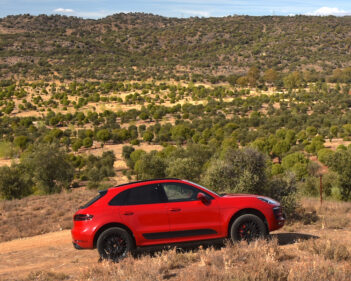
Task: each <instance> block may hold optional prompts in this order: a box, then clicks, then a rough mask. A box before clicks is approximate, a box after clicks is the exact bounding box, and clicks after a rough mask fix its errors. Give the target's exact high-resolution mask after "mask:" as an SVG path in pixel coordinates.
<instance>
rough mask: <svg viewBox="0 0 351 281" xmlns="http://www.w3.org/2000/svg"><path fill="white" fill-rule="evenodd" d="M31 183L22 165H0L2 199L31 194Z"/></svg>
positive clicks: (0, 192)
mask: <svg viewBox="0 0 351 281" xmlns="http://www.w3.org/2000/svg"><path fill="white" fill-rule="evenodd" d="M32 184H33V183H32V182H31V179H30V177H28V176H27V175H26V174H25V173H24V168H23V166H21V165H16V164H13V165H12V166H11V167H8V166H3V167H0V195H1V197H2V198H3V199H7V200H8V199H18V198H22V197H25V196H27V195H29V194H31V192H32V190H31V187H32Z"/></svg>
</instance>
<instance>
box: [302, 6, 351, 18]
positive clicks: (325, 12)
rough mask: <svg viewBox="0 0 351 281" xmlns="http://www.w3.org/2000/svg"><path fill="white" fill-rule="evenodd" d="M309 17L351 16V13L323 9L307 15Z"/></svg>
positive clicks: (336, 9) (334, 9)
mask: <svg viewBox="0 0 351 281" xmlns="http://www.w3.org/2000/svg"><path fill="white" fill-rule="evenodd" d="M306 15H308V16H331V15H332V16H340V17H342V16H346V15H351V12H348V11H345V10H340V9H339V8H330V7H322V8H319V9H317V10H315V11H314V12H312V13H307V14H306Z"/></svg>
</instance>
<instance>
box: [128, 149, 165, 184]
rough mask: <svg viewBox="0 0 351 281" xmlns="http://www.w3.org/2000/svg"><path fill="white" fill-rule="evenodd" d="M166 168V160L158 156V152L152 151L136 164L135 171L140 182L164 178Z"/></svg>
mask: <svg viewBox="0 0 351 281" xmlns="http://www.w3.org/2000/svg"><path fill="white" fill-rule="evenodd" d="M166 167H167V164H166V160H164V159H163V158H161V157H160V156H158V155H157V151H151V152H150V153H148V154H145V155H143V156H142V157H141V158H140V159H139V160H138V161H137V162H136V163H135V166H134V171H135V172H136V174H137V178H138V179H140V180H146V179H153V178H164V177H165V176H166V174H165V170H166Z"/></svg>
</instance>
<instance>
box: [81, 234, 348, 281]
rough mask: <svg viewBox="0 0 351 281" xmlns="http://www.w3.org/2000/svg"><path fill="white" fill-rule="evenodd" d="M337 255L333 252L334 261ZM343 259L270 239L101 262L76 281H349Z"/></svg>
mask: <svg viewBox="0 0 351 281" xmlns="http://www.w3.org/2000/svg"><path fill="white" fill-rule="evenodd" d="M339 256H340V254H337V257H339ZM350 274H351V267H350V265H349V264H348V263H347V262H346V261H345V259H340V260H339V259H335V258H332V259H330V258H329V257H327V258H325V257H324V252H323V251H322V252H321V253H314V252H312V253H311V252H309V253H307V254H306V252H305V249H303V250H301V251H296V252H295V251H294V252H292V251H290V250H289V249H282V248H280V247H279V245H278V243H277V241H276V240H273V241H256V242H255V243H251V244H249V245H248V244H246V243H244V242H243V243H236V244H234V245H231V244H228V245H227V246H226V247H223V248H221V249H220V250H214V249H212V248H210V249H199V250H197V251H195V252H188V253H180V254H179V253H177V252H176V250H171V251H167V252H162V253H160V254H158V255H157V256H156V257H151V256H144V257H142V258H140V259H133V258H132V257H129V258H127V259H125V260H123V261H122V262H120V263H119V264H113V263H108V262H104V263H102V264H99V265H96V266H94V267H92V268H90V269H88V270H86V271H84V272H83V273H82V275H81V277H80V278H79V279H80V280H96V281H107V280H116V281H119V280H133V281H141V280H142V281H149V280H150V281H151V280H152V281H154V280H168V279H169V280H192V281H196V280H199V281H200V280H211V281H212V280H214V281H215V280H216V281H226V280H228V281H229V280H260V281H263V280H315V281H318V280H349V279H348V278H349V276H350Z"/></svg>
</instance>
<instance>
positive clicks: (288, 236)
mask: <svg viewBox="0 0 351 281" xmlns="http://www.w3.org/2000/svg"><path fill="white" fill-rule="evenodd" d="M270 238H271V239H277V240H278V244H279V245H280V246H284V245H290V244H294V243H297V242H299V241H303V240H309V239H317V238H319V237H318V236H315V235H311V234H304V233H295V232H287V233H274V234H271V235H270Z"/></svg>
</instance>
